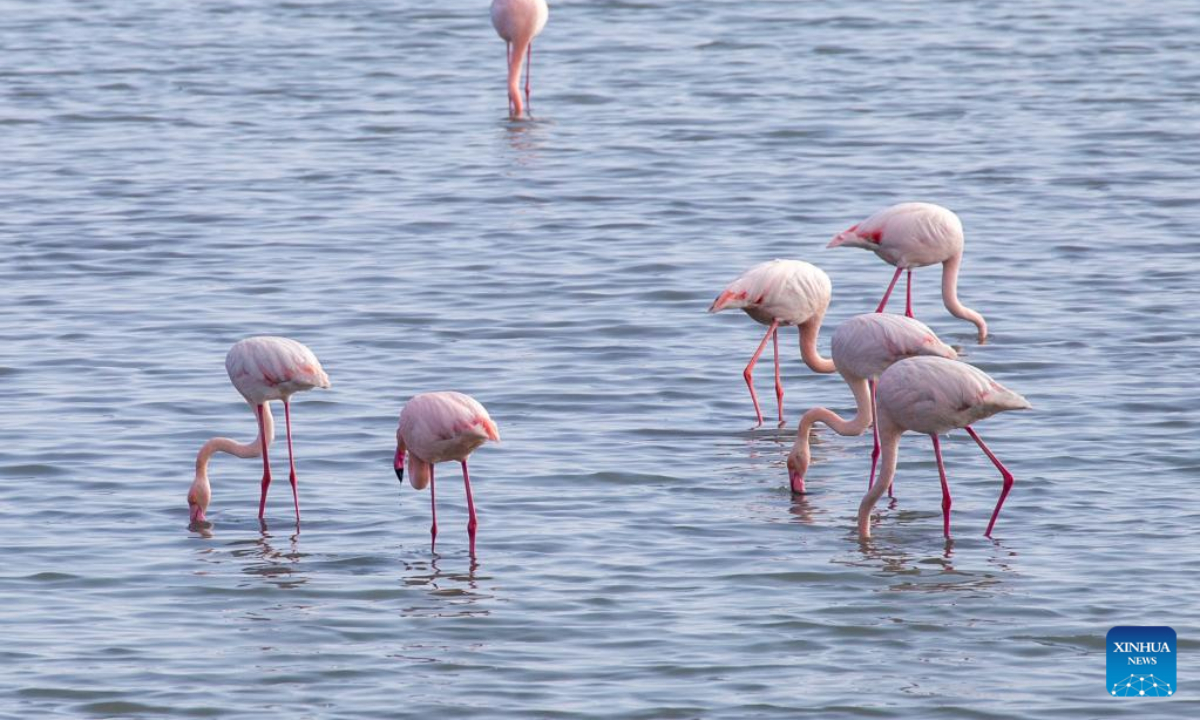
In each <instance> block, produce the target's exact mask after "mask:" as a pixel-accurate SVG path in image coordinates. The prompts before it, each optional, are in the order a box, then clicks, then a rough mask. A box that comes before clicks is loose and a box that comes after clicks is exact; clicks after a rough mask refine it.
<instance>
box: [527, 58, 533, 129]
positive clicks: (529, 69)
mask: <svg viewBox="0 0 1200 720" xmlns="http://www.w3.org/2000/svg"><path fill="white" fill-rule="evenodd" d="M531 75H533V43H529V49H528V50H527V51H526V52H525V112H526V113H529V112H532V110H533V108H532V107H530V105H529V78H530V76H531Z"/></svg>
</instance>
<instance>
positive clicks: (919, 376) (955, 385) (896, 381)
mask: <svg viewBox="0 0 1200 720" xmlns="http://www.w3.org/2000/svg"><path fill="white" fill-rule="evenodd" d="M875 392H876V396H875V397H876V402H877V404H878V411H879V412H878V413H877V415H876V420H875V422H876V423H877V424H878V425H879V441H880V443H881V444H882V446H883V460H882V463H881V465H880V469H879V482H877V483H875V485H874V486H873V487H872V488H871V489H870V490H868V491H867V494H866V495H865V496H863V499H862V503H861V504H860V505H859V506H858V532H859V534H860V535H862V537H864V538H867V537H870V536H871V509H872V508H874V507H875V503H876V502H878V501H879V496H880V495H882V494H883V491H884V490H886V489H887V488H888V487H889V486H890V485H891V484H892V479H893V478H895V476H896V458H897V455H898V454H899V451H900V436H901V435H902V434H904V432H905V431H907V430H912V431H913V432H921V433H926V434H928V435H929V437H931V438H933V454H934V456H935V457H936V458H937V466H938V475H939V476H940V477H941V480H942V530H943V532H944V533H945V535H946V537H950V504H951V500H950V486H949V485H948V484H947V483H946V466H945V465H944V464H943V463H942V448H941V445H940V444H939V443H938V435H939V434H945V433H948V432H949V431H951V430H954V429H956V428H965V429H966V431H967V433H968V434H969V435H970V436H971V438H972V439H973V440H975V442H976V443H978V444H979V447H980V449H982V450H983V453H984V454H985V455H987V456H988V459H989V460H991V461H992V464H994V465H995V466H996V469H997V470H999V471H1000V476H1001V477H1002V478H1003V479H1004V486H1003V488H1002V489H1001V490H1000V499H999V500H997V501H996V509H995V510H993V511H992V520H991V522H989V523H988V526H987V532H985V533H984V535H986V536H988V537H991V535H992V527H993V526H994V525H995V524H996V517H997V516H998V515H999V514H1000V507H1001V506H1002V505H1004V499H1005V498H1006V497H1008V491H1009V490H1011V489H1012V485H1013V476H1012V473H1010V472H1009V471H1008V468H1006V467H1004V464H1003V463H1001V462H1000V460H999V459H998V458H997V457H996V456H995V455H993V454H992V451H991V450H989V449H988V446H987V445H984V443H983V438H981V437H979V434H978V433H976V432H975V430H974V429H973V428H972V427H971V424H972V423H974V422H976V421H978V420H983V419H984V418H988V417H991V416H992V415H995V414H996V413H1000V412H1004V411H1006V410H1028V409H1029V408H1030V407H1031V406H1030V404H1029V401H1028V400H1026V399H1025V398H1023V397H1021V396H1020V395H1018V394H1017V393H1015V392H1013V391H1012V390H1009V389H1008V388H1006V387H1004V386H1003V385H1001V384H1000V383H998V382H996V381H995V380H993V379H991V378H990V377H988V375H987V373H985V372H983V371H982V370H979V369H977V368H974V367H972V366H970V365H968V364H966V363H963V362H956V361H954V360H947V359H945V358H940V357H915V358H909V359H907V360H901V361H899V362H897V363H895V364H894V365H892V366H891V367H890V368H888V369H887V370H885V371H884V372H883V374H882V375H881V376H880V377H879V384H878V387H877V388H876V391H875Z"/></svg>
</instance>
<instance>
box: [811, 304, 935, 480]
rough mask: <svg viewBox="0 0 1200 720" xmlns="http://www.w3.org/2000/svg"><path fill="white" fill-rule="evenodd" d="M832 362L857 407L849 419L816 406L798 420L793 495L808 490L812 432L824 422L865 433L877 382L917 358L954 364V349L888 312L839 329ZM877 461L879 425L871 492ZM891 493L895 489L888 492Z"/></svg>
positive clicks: (848, 431) (845, 431) (844, 431)
mask: <svg viewBox="0 0 1200 720" xmlns="http://www.w3.org/2000/svg"><path fill="white" fill-rule="evenodd" d="M832 346H833V347H832V355H833V364H834V365H835V366H836V367H837V370H838V372H839V373H840V374H841V376H842V379H843V380H845V381H846V384H847V385H849V386H850V392H852V393H854V401H855V403H856V405H857V406H858V408H857V410H856V412H855V414H854V418H853V419H851V420H845V419H843V418H842V417H840V416H839V415H837V413H835V412H833V411H832V410H830V409H828V408H823V407H815V408H812V409H811V410H809V411H808V412H806V413H804V417H802V418H800V429H799V430H797V431H796V443H795V445H793V446H792V452H791V453H790V454H789V455H788V459H787V466H788V480H789V482H790V483H791V486H792V492H794V493H803V492H804V474H805V473H806V472H807V471H808V463H809V449H808V442H809V433H810V431H811V430H812V426H813V424H815V423H818V422H822V423H825V424H826V425H828V426H829V427H831V428H833V430H834V432H836V433H837V434H839V435H862V434H863V433H864V432H866V430H867V426H868V425H871V424H872V422H871V421H872V418H874V416H875V412H874V407H875V381H876V380H877V379H878V378H879V375H880V374H881V373H883V371H884V370H887V369H888V367H890V366H891V365H892V364H893V363H895V362H897V361H899V360H903V359H904V358H910V357H917V356H919V355H935V356H937V357H944V358H948V359H950V360H953V359H955V358H957V357H958V353H956V352H954V348H952V347H950V346H949V345H947V344H945V343H943V342H942V341H941V340H939V339H938V336H937V335H936V334H934V332H933V331H932V330H930V329H929V328H928V327H926V326H925V324H924V323H922V322H920V321H919V320H914V319H912V318H908V317H904V316H903V315H893V314H890V313H867V314H865V315H855V316H854V317H852V318H850V319H849V320H847V321H845V322H843V323H842V324H841V325H838V328H837V330H835V331H834V333H833V343H832ZM878 460H879V426H878V425H877V424H876V425H875V444H874V449H872V450H871V476H870V477H869V478H868V480H867V487H868V488H870V487H871V485H873V484H874V481H875V463H876V462H877V461H878ZM888 492H889V494H890V492H891V489H890V488H889V489H888Z"/></svg>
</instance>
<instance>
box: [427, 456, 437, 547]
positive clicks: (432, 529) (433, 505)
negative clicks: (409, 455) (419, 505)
mask: <svg viewBox="0 0 1200 720" xmlns="http://www.w3.org/2000/svg"><path fill="white" fill-rule="evenodd" d="M433 468H434V465H433V463H430V464H429V514H430V515H432V516H433V524H432V525H430V526H429V536H430V538H429V551H430V552H433V551H434V550H435V548H436V547H437V494H436V493H434V491H433Z"/></svg>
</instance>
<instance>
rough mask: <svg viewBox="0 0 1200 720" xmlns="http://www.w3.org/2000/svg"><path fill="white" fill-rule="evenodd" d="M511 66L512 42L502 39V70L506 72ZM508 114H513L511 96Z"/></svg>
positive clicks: (510, 97)
mask: <svg viewBox="0 0 1200 720" xmlns="http://www.w3.org/2000/svg"><path fill="white" fill-rule="evenodd" d="M511 68H512V43H511V42H509V41H507V40H505V41H504V71H505V72H508V71H509V70H510V69H511ZM508 114H509V115H512V114H513V102H512V96H511V95H510V96H509V97H508Z"/></svg>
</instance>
